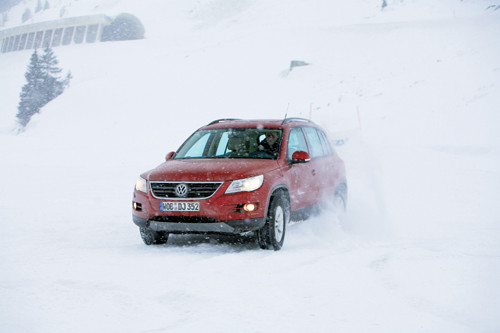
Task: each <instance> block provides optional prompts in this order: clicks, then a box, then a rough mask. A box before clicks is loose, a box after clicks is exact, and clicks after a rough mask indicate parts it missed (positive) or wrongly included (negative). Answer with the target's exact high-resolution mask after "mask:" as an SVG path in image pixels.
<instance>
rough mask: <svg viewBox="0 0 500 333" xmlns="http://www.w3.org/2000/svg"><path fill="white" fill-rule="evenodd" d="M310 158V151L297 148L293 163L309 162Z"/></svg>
mask: <svg viewBox="0 0 500 333" xmlns="http://www.w3.org/2000/svg"><path fill="white" fill-rule="evenodd" d="M310 160H311V156H309V153H307V152H305V151H302V150H297V151H296V152H294V153H293V155H292V163H307V162H309V161H310Z"/></svg>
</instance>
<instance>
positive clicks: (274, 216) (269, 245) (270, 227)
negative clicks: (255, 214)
mask: <svg viewBox="0 0 500 333" xmlns="http://www.w3.org/2000/svg"><path fill="white" fill-rule="evenodd" d="M289 220H290V204H289V203H288V200H287V199H286V198H285V197H284V195H282V194H278V195H276V196H273V197H272V198H271V203H270V205H269V210H268V214H267V220H266V224H265V225H264V227H262V229H260V230H258V231H257V242H258V243H259V246H260V248H261V249H265V250H275V251H278V250H279V249H281V247H282V246H283V242H284V241H285V232H286V225H287V223H288V221H289Z"/></svg>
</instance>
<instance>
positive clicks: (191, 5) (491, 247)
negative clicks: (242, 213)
mask: <svg viewBox="0 0 500 333" xmlns="http://www.w3.org/2000/svg"><path fill="white" fill-rule="evenodd" d="M50 3H51V8H50V9H49V10H47V11H45V12H41V13H39V14H37V16H35V17H34V18H33V21H37V20H46V19H54V18H57V17H59V13H60V12H61V8H62V7H65V13H66V15H68V16H79V15H85V14H92V13H103V14H107V15H111V16H112V15H116V14H119V13H121V12H129V13H132V14H134V15H136V16H137V17H138V18H139V19H140V20H141V21H142V22H143V24H144V26H145V28H146V37H147V38H146V39H144V40H139V41H126V42H110V43H97V44H94V45H83V46H68V47H61V48H56V49H55V53H56V55H57V56H58V59H59V61H60V66H61V67H62V68H64V69H67V70H71V72H72V74H73V77H74V78H73V80H72V83H71V86H70V87H69V88H68V89H67V90H66V91H65V92H64V93H63V94H62V95H61V96H59V97H58V98H57V99H56V100H53V101H52V102H50V103H49V104H48V105H47V106H46V107H44V108H43V110H42V113H41V114H39V115H37V116H35V117H33V119H32V121H31V122H30V124H29V125H28V127H27V128H26V130H25V131H24V132H23V133H21V134H16V131H15V115H16V112H17V103H18V101H19V93H20V90H21V86H22V85H23V84H24V80H25V79H24V76H23V75H24V72H25V70H26V67H27V65H28V63H29V57H30V55H31V53H30V52H29V51H23V52H13V53H7V54H0V73H1V75H0V91H1V99H0V101H1V106H0V156H1V157H0V171H1V175H2V176H1V182H0V183H1V184H2V190H0V225H1V233H0V272H1V273H0V331H2V332H170V331H173V332H190V331H203V332H236V331H238V332H440V333H441V332H470V333H477V332H499V331H500V319H498V314H499V313H500V242H499V239H500V218H499V216H500V208H499V207H500V206H498V204H497V201H498V199H499V198H500V190H499V188H500V168H499V167H500V113H499V112H498V110H500V63H499V62H498V60H499V59H500V34H499V33H498V32H499V31H500V9H498V10H495V8H497V7H489V6H492V5H494V6H498V5H500V3H499V2H498V1H486V0H463V1H459V0H443V1H439V2H436V1H432V0H415V1H408V0H406V1H405V0H393V1H391V0H388V1H387V4H388V6H387V7H386V8H385V9H384V10H381V1H368V0H353V1H340V0H339V1H332V0H328V1H327V0H315V1H299V0H289V1H265V0H238V1H236V0H234V1H230V0H196V1H195V0H188V1H163V0H148V1H134V0H100V1H99V0H85V1H76V0H74V1H72V0H59V1H50ZM35 5H36V1H35V0H27V1H24V2H22V3H21V4H20V5H18V6H17V7H14V8H13V9H12V10H11V11H10V13H9V21H7V22H6V23H5V25H6V27H8V26H13V25H17V24H20V22H19V21H20V18H21V15H22V13H23V12H24V10H25V9H26V8H27V7H29V8H32V11H33V8H34V7H35ZM17 18H18V19H17ZM16 20H18V21H16ZM291 60H303V61H306V62H308V63H311V65H310V66H306V67H298V68H294V69H293V70H292V71H289V65H290V61H291ZM285 113H288V115H289V116H301V117H311V118H312V119H313V120H314V121H316V122H318V123H320V124H322V125H323V126H324V127H325V128H326V130H327V131H328V132H330V134H331V135H332V137H334V138H336V139H343V140H345V142H346V143H345V144H344V145H342V146H338V147H337V149H338V151H339V153H340V155H341V156H342V157H343V159H344V160H345V162H346V165H347V171H348V181H349V186H350V198H349V200H350V201H349V208H348V213H347V216H346V221H347V222H348V227H346V228H345V229H343V228H341V226H339V224H338V221H337V218H336V216H334V215H333V214H332V213H329V212H325V213H324V214H322V215H321V216H319V217H316V218H313V219H311V220H309V221H306V222H301V223H296V224H293V225H291V226H290V227H289V229H288V231H287V236H286V240H285V246H284V248H283V249H282V250H281V251H278V252H274V251H263V250H260V249H259V248H258V246H256V245H255V243H254V242H253V239H252V237H250V236H247V237H245V238H235V237H212V238H208V239H207V238H205V237H203V236H173V237H171V239H169V242H168V244H166V245H162V246H146V245H144V244H143V243H142V241H141V239H140V237H139V232H138V229H137V227H136V226H135V225H134V224H133V223H132V220H131V196H132V189H133V185H134V183H135V180H136V177H137V176H138V175H139V173H140V172H142V171H145V170H147V169H149V168H152V167H154V166H156V165H157V164H159V163H161V161H162V160H163V159H164V156H165V154H166V153H167V152H169V151H171V150H175V149H176V148H177V147H178V146H179V144H180V143H182V141H183V140H184V139H185V138H186V137H187V136H188V135H189V134H190V133H191V132H193V131H194V130H196V129H197V128H198V127H200V126H202V125H204V124H206V123H208V122H209V121H210V120H213V119H215V118H223V117H242V118H262V117H266V118H282V117H284V115H285Z"/></svg>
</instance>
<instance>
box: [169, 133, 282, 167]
mask: <svg viewBox="0 0 500 333" xmlns="http://www.w3.org/2000/svg"><path fill="white" fill-rule="evenodd" d="M281 138H282V130H280V129H272V128H261V129H260V128H219V129H210V130H199V131H197V132H196V133H194V134H193V135H192V136H191V137H189V139H187V140H186V142H184V144H183V145H182V146H181V147H180V148H179V150H178V151H177V153H176V155H175V157H174V158H175V159H180V158H265V159H277V158H279V153H280V150H281Z"/></svg>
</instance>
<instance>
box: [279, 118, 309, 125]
mask: <svg viewBox="0 0 500 333" xmlns="http://www.w3.org/2000/svg"><path fill="white" fill-rule="evenodd" d="M291 121H305V122H308V123H312V120H310V119H306V118H298V117H292V118H285V119H283V122H282V123H281V125H285V124H287V123H289V122H291Z"/></svg>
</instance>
